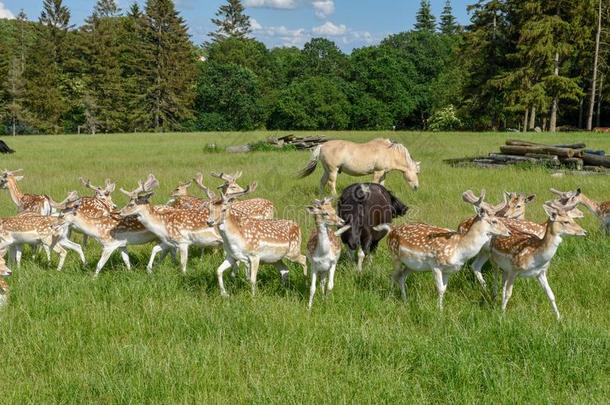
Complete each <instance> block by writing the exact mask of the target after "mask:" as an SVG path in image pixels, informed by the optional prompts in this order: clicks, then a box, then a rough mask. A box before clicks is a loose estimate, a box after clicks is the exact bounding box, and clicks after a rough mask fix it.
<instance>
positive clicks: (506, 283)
mask: <svg viewBox="0 0 610 405" xmlns="http://www.w3.org/2000/svg"><path fill="white" fill-rule="evenodd" d="M515 277H516V274H515V273H512V272H511V273H509V272H507V271H504V272H503V273H502V312H506V305H508V300H510V297H511V295H513V284H515Z"/></svg>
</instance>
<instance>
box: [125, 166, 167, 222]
mask: <svg viewBox="0 0 610 405" xmlns="http://www.w3.org/2000/svg"><path fill="white" fill-rule="evenodd" d="M157 187H159V181H158V180H157V179H156V178H155V176H154V175H152V174H149V175H148V178H147V179H146V181H142V180H140V181H138V187H136V188H135V190H133V191H126V190H124V189H122V188H121V193H123V194H125V195H126V196H127V197H129V202H128V203H127V205H125V206H124V207H123V208H122V209H121V210H120V211H119V214H120V215H121V216H129V215H134V214H137V213H138V212H139V210H140V208H141V207H142V206H145V205H148V204H149V200H150V198H151V197H152V196H153V194H154V191H153V190H154V189H155V188H157Z"/></svg>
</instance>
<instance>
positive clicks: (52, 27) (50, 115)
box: [25, 0, 70, 133]
mask: <svg viewBox="0 0 610 405" xmlns="http://www.w3.org/2000/svg"><path fill="white" fill-rule="evenodd" d="M69 23H70V11H69V10H68V8H67V7H65V6H64V5H63V3H62V0H44V2H43V10H42V13H41V14H40V18H39V24H38V25H37V28H36V34H35V40H34V46H33V47H32V49H31V52H30V62H29V63H27V65H26V69H25V77H26V80H27V85H26V108H27V109H28V110H29V111H30V112H31V114H32V115H33V117H32V119H33V123H34V124H35V125H36V126H37V127H38V128H39V129H40V130H42V131H45V132H53V133H58V132H60V131H61V130H62V126H63V122H62V118H63V115H64V114H65V113H66V112H67V111H68V108H69V106H68V102H67V97H66V93H65V89H66V88H67V87H68V86H67V85H66V82H65V81H66V79H67V77H66V75H65V71H64V61H65V56H66V54H67V52H66V43H65V38H66V35H67V33H68V30H69V28H70V26H69Z"/></svg>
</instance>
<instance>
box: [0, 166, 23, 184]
mask: <svg viewBox="0 0 610 405" xmlns="http://www.w3.org/2000/svg"><path fill="white" fill-rule="evenodd" d="M22 171H23V169H17V170H13V171H9V170H6V169H4V170H3V171H2V174H1V175H0V188H7V187H8V181H9V179H10V178H12V179H13V180H15V181H21V180H23V176H15V174H17V173H20V172H22Z"/></svg>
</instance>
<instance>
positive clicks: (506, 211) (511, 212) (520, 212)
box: [495, 191, 536, 219]
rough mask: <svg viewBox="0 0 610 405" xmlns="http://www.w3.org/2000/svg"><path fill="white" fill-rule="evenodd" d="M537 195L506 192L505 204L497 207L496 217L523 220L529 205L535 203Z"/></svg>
mask: <svg viewBox="0 0 610 405" xmlns="http://www.w3.org/2000/svg"><path fill="white" fill-rule="evenodd" d="M535 198H536V194H531V195H526V194H524V193H509V192H508V191H505V192H504V203H503V204H501V205H498V206H496V207H495V208H496V215H497V216H500V217H503V218H511V219H523V218H524V217H525V208H526V207H527V204H529V203H531V202H532V201H534V199H535Z"/></svg>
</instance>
